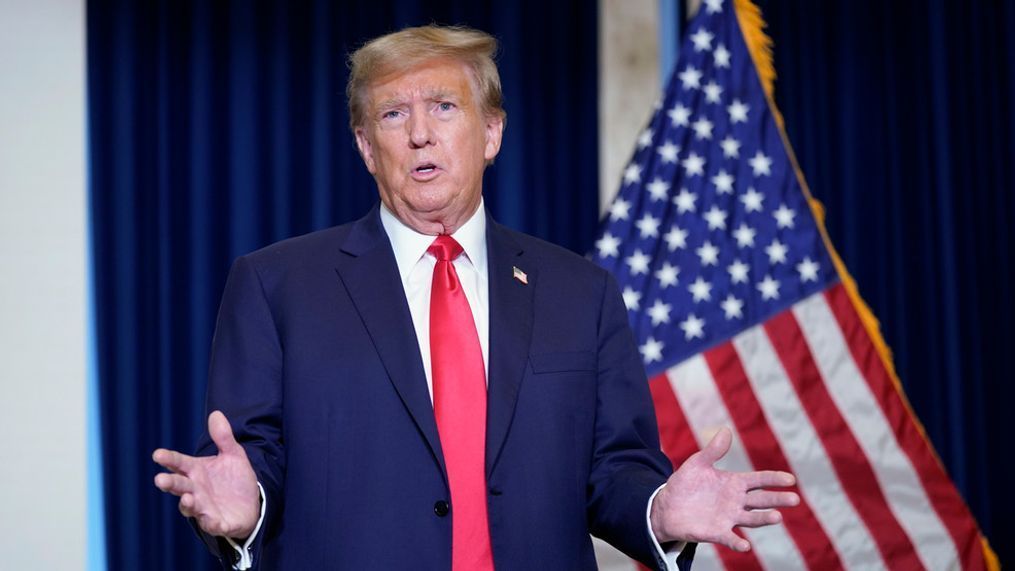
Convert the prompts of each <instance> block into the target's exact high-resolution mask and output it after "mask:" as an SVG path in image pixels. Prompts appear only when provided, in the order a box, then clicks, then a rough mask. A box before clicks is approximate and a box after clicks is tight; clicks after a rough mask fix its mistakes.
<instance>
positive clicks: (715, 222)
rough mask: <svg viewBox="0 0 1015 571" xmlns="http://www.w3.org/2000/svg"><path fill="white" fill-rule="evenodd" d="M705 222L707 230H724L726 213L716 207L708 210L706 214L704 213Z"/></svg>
mask: <svg viewBox="0 0 1015 571" xmlns="http://www.w3.org/2000/svg"><path fill="white" fill-rule="evenodd" d="M705 221H706V222H708V229H709V230H725V229H726V213H725V212H723V211H722V210H721V209H720V208H719V207H718V206H713V207H712V208H709V210H708V212H706V213H705Z"/></svg>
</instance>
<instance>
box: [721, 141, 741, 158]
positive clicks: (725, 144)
mask: <svg viewBox="0 0 1015 571" xmlns="http://www.w3.org/2000/svg"><path fill="white" fill-rule="evenodd" d="M719 146H720V147H722V154H723V156H724V157H726V158H727V159H736V158H738V157H740V141H738V140H736V139H734V138H733V137H729V136H727V137H726V138H725V139H723V140H722V141H721V142H720V143H719Z"/></svg>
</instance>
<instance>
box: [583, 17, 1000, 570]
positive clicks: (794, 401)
mask: <svg viewBox="0 0 1015 571" xmlns="http://www.w3.org/2000/svg"><path fill="white" fill-rule="evenodd" d="M734 4H736V5H734ZM745 10H749V11H754V13H753V16H754V22H753V25H756V26H757V28H758V29H757V30H755V31H754V32H756V33H759V34H760V16H758V14H757V12H756V8H754V7H753V6H752V5H750V4H749V3H748V2H743V1H740V0H737V1H736V2H734V1H733V0H725V1H724V0H705V2H704V3H703V5H702V6H701V9H700V10H699V14H698V15H697V16H696V17H695V19H694V21H693V22H691V24H690V26H689V28H688V30H687V34H686V39H685V41H684V44H683V46H682V49H681V51H680V60H679V61H678V63H677V66H676V70H675V72H674V75H673V77H672V79H671V80H670V83H669V85H668V87H667V89H666V92H665V95H664V98H663V100H662V101H661V102H660V103H659V104H658V105H657V109H656V112H655V113H654V115H653V117H652V119H651V121H650V122H649V125H648V126H647V127H646V128H645V130H644V131H643V132H642V133H641V135H640V136H639V138H638V142H637V149H636V151H635V153H634V156H633V157H632V159H631V161H630V163H629V164H628V165H627V167H626V169H625V170H624V174H623V182H622V185H621V189H620V192H619V194H618V196H617V197H616V198H615V200H614V201H613V203H612V204H611V205H610V206H609V210H608V214H607V216H606V219H605V220H604V223H603V227H602V230H601V232H600V234H599V237H598V240H597V241H596V243H595V249H594V251H593V252H592V253H591V256H592V257H593V258H594V259H595V261H596V262H598V263H599V264H601V265H602V266H603V267H605V268H607V269H609V270H610V271H611V272H613V274H614V275H615V276H616V278H617V280H618V282H619V283H620V286H621V289H622V291H623V296H624V302H625V303H626V305H627V309H628V312H629V316H630V320H631V326H632V328H633V329H634V332H635V335H636V337H637V340H638V344H639V349H640V351H641V355H642V358H643V360H644V364H645V368H646V370H647V372H648V375H649V379H650V383H651V389H652V395H653V399H654V402H655V406H656V411H657V416H658V419H659V431H660V436H661V441H662V446H663V449H664V451H665V452H666V453H667V455H668V456H669V457H670V458H671V460H672V461H673V463H674V465H679V464H680V463H681V462H682V461H683V460H684V459H686V458H687V457H688V456H689V455H690V454H692V453H693V452H695V451H697V450H698V449H699V448H700V447H702V446H703V445H704V444H705V443H706V442H708V440H709V439H710V438H711V436H712V435H713V434H714V433H715V431H716V430H718V429H719V428H720V427H722V426H728V427H730V428H731V429H732V430H733V433H734V444H733V446H732V448H731V450H730V453H729V454H728V455H727V457H726V458H724V459H723V460H722V462H721V463H720V467H722V468H724V469H728V470H736V471H749V470H759V469H777V470H786V471H789V472H793V473H794V474H796V475H797V477H798V479H799V485H798V491H799V493H800V495H801V498H802V500H803V501H802V504H801V505H800V506H799V507H797V508H793V509H786V510H784V511H783V515H784V521H785V524H784V525H781V526H772V527H766V528H762V529H742V530H740V531H741V532H742V533H743V534H744V535H745V536H746V537H747V538H748V539H749V540H750V541H751V543H752V544H753V546H754V549H753V550H752V551H750V552H748V553H735V552H733V551H731V550H729V549H726V548H722V547H715V546H712V545H702V546H699V548H698V551H697V555H696V557H695V562H694V568H695V569H696V570H701V569H720V568H734V569H804V568H809V569H822V570H825V569H923V568H927V569H953V568H965V569H981V568H987V567H988V566H989V567H993V564H994V561H995V560H993V559H992V557H991V554H990V552H989V548H987V547H986V543H985V542H983V541H982V537H981V535H980V533H979V530H978V528H977V525H976V522H975V521H974V520H973V518H972V516H971V515H970V513H969V510H968V509H967V507H966V505H965V503H964V502H963V500H962V498H961V497H960V495H959V494H958V492H957V490H956V489H955V487H954V485H953V484H952V483H951V481H950V480H949V478H948V476H947V474H946V473H945V471H944V470H943V468H942V466H941V464H940V463H939V461H938V459H937V457H936V456H935V453H934V451H933V449H932V447H931V445H930V444H929V442H928V441H927V439H926V437H925V435H924V433H923V431H922V428H921V427H920V425H919V423H918V422H917V421H916V419H915V418H914V416H913V414H912V412H911V410H910V409H909V407H908V404H907V402H906V400H905V398H904V396H903V395H902V393H901V390H900V388H899V386H898V381H897V379H895V377H894V373H893V371H892V369H891V365H890V362H888V361H887V360H886V359H887V358H886V356H885V353H886V352H882V351H879V349H878V344H877V343H878V342H877V341H876V340H875V339H876V336H877V335H878V334H877V333H876V332H872V330H871V329H868V328H867V327H866V326H865V323H864V319H863V318H861V315H862V313H861V312H862V310H858V307H862V306H861V305H860V302H859V300H858V298H856V297H855V296H854V295H853V294H852V293H851V289H850V285H849V282H848V277H847V276H846V275H845V274H844V273H843V274H842V275H840V273H839V272H838V271H837V267H836V264H835V263H834V262H833V258H834V253H833V252H832V250H831V249H830V246H829V245H828V242H827V240H826V237H825V235H824V232H823V230H822V228H821V226H820V223H819V222H818V221H817V220H816V219H815V216H814V213H813V212H812V209H811V207H810V202H809V199H808V196H807V194H806V193H805V190H804V189H803V187H802V185H801V180H800V179H799V178H798V176H797V169H796V166H795V162H794V161H793V159H792V158H791V156H790V151H789V150H788V147H787V146H786V144H785V142H784V135H783V133H782V130H781V127H780V126H779V125H778V123H777V122H776V118H775V116H774V115H773V111H772V107H771V106H770V105H769V99H768V96H767V95H766V93H765V90H764V88H763V87H762V82H761V80H760V79H759V74H758V71H757V68H756V65H755V62H754V60H753V59H752V55H751V52H750V51H749V48H748V46H747V43H746V42H745V39H744V38H745V35H744V34H743V33H742V29H741V26H740V21H744V20H743V17H744V14H745V12H744V11H745ZM738 11H740V15H741V20H740V21H738V16H737V12H738ZM749 20H750V15H748V21H749ZM608 560H609V557H602V558H601V559H600V561H601V563H602V564H603V566H604V568H618V566H617V565H616V564H611V563H608ZM625 565H626V568H632V564H630V563H625V564H622V565H620V566H619V568H625Z"/></svg>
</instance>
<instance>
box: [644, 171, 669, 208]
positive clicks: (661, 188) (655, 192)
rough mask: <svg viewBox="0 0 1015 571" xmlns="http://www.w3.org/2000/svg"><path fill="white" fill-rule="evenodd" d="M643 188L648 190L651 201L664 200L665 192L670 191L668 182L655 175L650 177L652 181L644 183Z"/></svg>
mask: <svg viewBox="0 0 1015 571" xmlns="http://www.w3.org/2000/svg"><path fill="white" fill-rule="evenodd" d="M645 190H647V191H648V193H649V195H650V196H651V197H652V201H653V202H655V201H659V200H666V193H668V192H669V191H670V183H668V182H666V181H665V180H663V179H661V178H659V177H656V178H654V179H652V182H650V183H648V184H647V185H645Z"/></svg>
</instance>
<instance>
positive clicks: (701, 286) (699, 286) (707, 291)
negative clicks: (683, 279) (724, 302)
mask: <svg viewBox="0 0 1015 571" xmlns="http://www.w3.org/2000/svg"><path fill="white" fill-rule="evenodd" d="M687 291H689V292H691V296H692V297H694V301H696V302H701V301H709V300H711V299H712V284H710V283H708V282H707V281H705V280H704V279H702V277H701V276H698V279H696V280H694V283H693V284H691V285H690V286H688V287H687Z"/></svg>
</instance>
